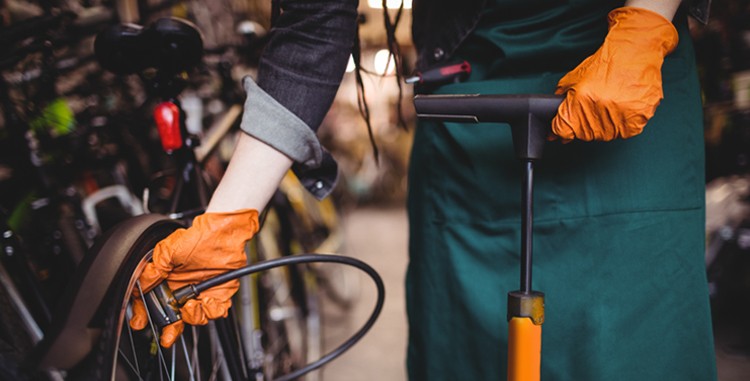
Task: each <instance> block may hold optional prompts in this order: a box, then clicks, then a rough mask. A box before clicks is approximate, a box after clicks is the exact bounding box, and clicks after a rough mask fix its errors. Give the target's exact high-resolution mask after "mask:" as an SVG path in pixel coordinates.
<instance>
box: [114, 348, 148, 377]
mask: <svg viewBox="0 0 750 381" xmlns="http://www.w3.org/2000/svg"><path fill="white" fill-rule="evenodd" d="M117 351H118V352H120V355H121V356H122V359H123V360H125V363H126V364H127V365H128V366H129V367H130V369H131V370H133V371H135V372H136V375H137V376H138V379H139V380H143V378H141V371H140V370H138V369H137V367H135V366H133V363H132V362H130V360H128V357H127V356H125V353H124V352H123V351H122V348H117Z"/></svg>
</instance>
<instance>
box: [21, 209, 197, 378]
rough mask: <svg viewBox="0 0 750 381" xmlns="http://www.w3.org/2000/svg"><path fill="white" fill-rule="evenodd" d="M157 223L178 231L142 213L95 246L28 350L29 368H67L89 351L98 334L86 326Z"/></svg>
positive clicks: (165, 221)
mask: <svg viewBox="0 0 750 381" xmlns="http://www.w3.org/2000/svg"><path fill="white" fill-rule="evenodd" d="M163 224H175V225H177V226H180V227H182V225H180V224H179V223H178V222H176V221H174V220H170V219H168V218H167V217H165V216H163V215H158V214H144V215H140V216H136V217H133V218H129V219H127V220H125V221H123V222H121V223H120V224H119V225H117V226H115V227H113V228H112V229H110V231H108V232H107V233H106V234H105V235H104V236H102V237H101V238H100V239H99V240H97V241H96V243H95V244H94V246H92V247H91V249H90V250H89V252H88V253H87V255H86V257H85V258H84V260H83V261H82V262H81V264H80V265H79V268H78V269H76V273H75V274H74V276H73V278H72V279H71V283H70V284H69V287H68V289H67V290H66V292H65V294H64V296H63V299H62V300H61V302H60V304H59V308H58V311H57V312H56V313H55V314H54V315H53V321H52V324H51V325H50V329H49V333H48V334H46V335H45V337H44V338H43V339H42V341H41V342H40V343H39V344H38V345H37V346H36V347H35V348H34V350H33V351H32V353H31V355H30V357H29V359H28V362H29V365H30V366H34V367H36V368H39V369H58V370H64V369H71V368H73V367H74V366H75V365H76V364H78V363H79V362H81V360H83V359H84V358H85V357H86V356H87V355H88V354H89V353H90V352H91V350H92V348H93V346H94V345H95V344H96V342H97V339H98V338H99V335H100V334H101V327H97V326H95V325H96V324H92V323H95V322H94V320H95V317H96V314H97V312H98V311H99V309H100V307H101V305H102V302H103V301H104V298H105V296H106V295H107V293H108V290H109V289H110V286H111V285H112V283H113V282H114V280H115V278H116V276H117V275H118V271H119V270H120V267H121V265H122V263H123V262H124V261H125V259H126V258H127V257H128V255H129V253H130V250H131V248H132V247H133V246H134V245H135V243H136V242H137V241H138V239H139V238H140V237H141V236H143V235H144V233H146V232H147V231H149V230H150V229H153V228H155V227H157V226H162V225H163Z"/></svg>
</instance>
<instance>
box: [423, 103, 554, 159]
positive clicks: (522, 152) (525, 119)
mask: <svg viewBox="0 0 750 381" xmlns="http://www.w3.org/2000/svg"><path fill="white" fill-rule="evenodd" d="M562 100H563V97H562V96H560V95H546V94H513V95H498V94H450V95H417V96H415V97H414V108H415V109H416V111H417V116H418V117H419V118H421V119H425V120H438V121H445V122H456V123H507V124H510V126H511V130H512V134H513V145H514V147H515V151H516V156H518V157H519V158H521V159H527V160H532V159H539V158H541V156H542V151H543V149H544V142H545V141H546V139H547V135H548V134H549V130H550V121H551V120H552V118H553V117H554V116H555V114H556V112H557V108H558V107H559V106H560V103H562Z"/></svg>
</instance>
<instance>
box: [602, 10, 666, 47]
mask: <svg viewBox="0 0 750 381" xmlns="http://www.w3.org/2000/svg"><path fill="white" fill-rule="evenodd" d="M608 20H609V34H608V36H607V38H608V39H609V38H612V39H617V38H625V39H630V40H632V43H633V44H635V45H639V46H641V47H642V49H643V51H644V52H661V56H662V58H664V57H666V56H667V55H668V54H669V53H671V52H672V51H673V50H674V48H675V47H677V43H678V42H679V37H678V34H677V29H675V27H674V25H672V22H671V21H669V20H667V19H666V18H665V17H664V16H662V15H660V14H658V13H656V12H654V11H651V10H648V9H645V8H636V7H622V8H617V9H615V10H613V11H612V12H609V16H608Z"/></svg>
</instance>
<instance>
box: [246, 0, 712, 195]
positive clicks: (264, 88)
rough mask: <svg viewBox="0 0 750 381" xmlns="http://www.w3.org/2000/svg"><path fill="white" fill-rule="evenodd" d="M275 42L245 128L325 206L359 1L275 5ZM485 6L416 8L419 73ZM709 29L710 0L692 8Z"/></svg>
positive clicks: (467, 1) (280, 1) (421, 2)
mask: <svg viewBox="0 0 750 381" xmlns="http://www.w3.org/2000/svg"><path fill="white" fill-rule="evenodd" d="M275 1H276V5H278V7H279V8H280V11H281V12H280V13H279V14H278V15H276V17H275V18H274V25H273V28H272V29H271V33H270V38H269V42H268V44H267V45H266V47H265V49H264V52H263V56H262V57H261V61H260V66H259V69H258V76H257V84H256V83H255V82H253V80H252V79H251V78H249V77H248V78H246V79H245V81H244V86H245V90H246V91H247V99H246V101H245V112H244V114H243V119H242V123H241V128H242V129H243V130H244V131H245V132H247V133H248V134H250V135H253V136H254V137H256V138H257V139H259V140H261V141H263V142H265V143H266V144H269V145H271V146H272V147H274V148H276V149H277V150H279V151H280V152H282V153H284V154H286V155H287V156H289V157H290V158H292V159H293V160H294V161H295V164H294V166H293V167H292V169H293V170H294V172H295V173H296V174H297V176H298V177H299V179H300V181H301V182H302V184H303V185H304V186H305V187H306V188H307V189H308V190H309V191H310V192H311V193H312V194H313V195H314V196H316V197H318V198H323V197H325V196H326V195H328V194H329V193H330V191H331V190H332V188H333V186H334V185H335V183H336V178H337V175H338V169H337V166H336V162H335V161H334V160H333V159H332V158H331V156H330V155H329V154H328V153H327V152H326V151H325V150H324V149H323V148H322V147H321V146H320V143H319V142H318V140H317V138H316V136H315V131H317V129H318V127H319V126H320V123H321V122H322V120H323V117H324V116H325V114H326V112H327V111H328V109H329V107H330V106H331V103H332V102H333V98H334V96H335V95H336V92H337V90H338V86H339V84H340V82H341V79H342V76H343V74H344V69H345V68H346V64H347V61H348V58H349V54H350V53H351V51H352V47H353V46H354V38H355V36H356V27H357V6H358V0H275ZM485 1H486V0H462V1H455V0H414V1H413V9H412V17H413V20H412V34H413V39H414V44H415V46H416V48H417V57H418V62H417V69H418V70H423V69H424V68H426V67H429V66H431V65H434V64H437V63H440V62H441V61H445V60H447V59H449V58H450V56H451V55H452V54H453V52H454V51H455V50H456V49H457V48H458V46H459V45H460V44H461V42H462V41H463V40H464V39H465V38H466V37H467V36H468V35H469V33H470V32H471V31H472V30H473V29H474V27H475V26H476V25H477V22H478V21H479V17H480V15H481V11H482V8H483V6H484V4H485ZM689 1H690V10H691V14H692V15H693V16H694V17H695V18H696V19H698V20H699V21H702V22H704V23H705V22H706V20H707V19H708V9H709V6H710V2H711V0H689Z"/></svg>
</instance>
